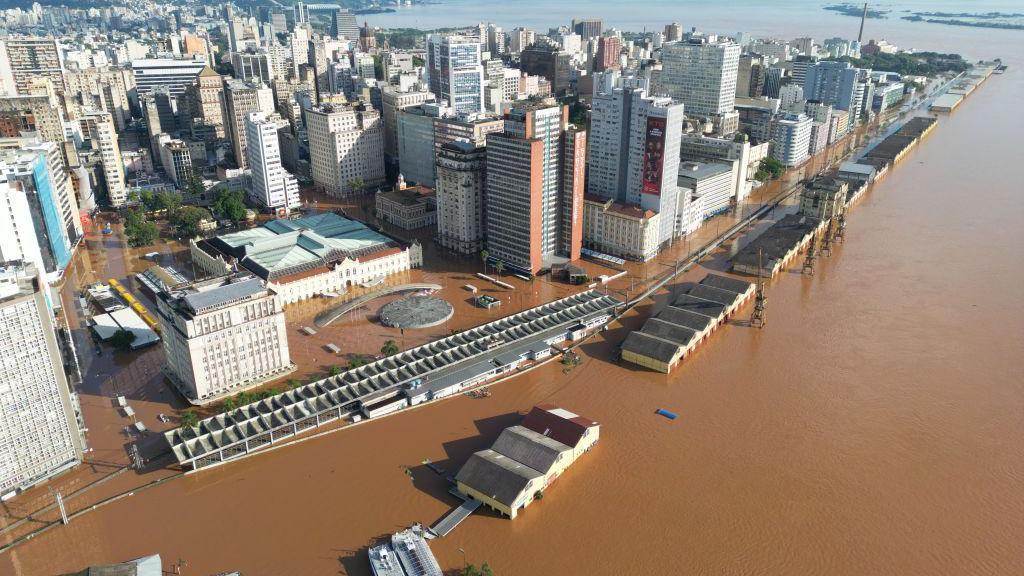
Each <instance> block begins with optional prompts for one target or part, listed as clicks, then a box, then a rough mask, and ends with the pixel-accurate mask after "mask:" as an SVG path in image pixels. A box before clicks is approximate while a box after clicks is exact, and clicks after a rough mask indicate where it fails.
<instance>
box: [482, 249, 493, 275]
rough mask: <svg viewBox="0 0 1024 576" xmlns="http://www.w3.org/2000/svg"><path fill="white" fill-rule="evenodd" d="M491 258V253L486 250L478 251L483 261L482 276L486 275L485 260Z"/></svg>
mask: <svg viewBox="0 0 1024 576" xmlns="http://www.w3.org/2000/svg"><path fill="white" fill-rule="evenodd" d="M490 256H491V253H490V252H488V251H487V250H481V251H480V259H481V260H483V261H484V274H487V259H488V258H489V257H490Z"/></svg>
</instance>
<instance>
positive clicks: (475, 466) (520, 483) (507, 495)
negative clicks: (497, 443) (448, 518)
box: [455, 449, 543, 507]
mask: <svg viewBox="0 0 1024 576" xmlns="http://www.w3.org/2000/svg"><path fill="white" fill-rule="evenodd" d="M542 476H543V474H542V473H540V472H538V471H537V470H534V469H533V468H530V467H529V466H527V465H526V464H523V463H521V462H517V461H515V460H513V459H512V458H510V457H508V456H505V455H504V454H501V453H499V452H496V451H494V450H491V449H487V450H481V451H480V452H475V453H474V454H473V455H472V456H470V457H469V460H468V461H467V462H466V463H465V464H464V465H463V466H462V468H461V469H460V470H459V473H458V474H457V475H456V476H455V479H456V480H457V481H459V482H462V483H463V484H465V485H467V486H469V487H471V488H473V489H474V490H476V491H478V492H480V493H481V494H486V495H487V496H490V497H491V498H494V499H495V500H497V501H498V502H501V503H502V504H504V505H506V506H509V507H511V506H512V505H513V504H515V501H516V499H518V498H519V495H520V494H522V492H523V490H525V489H526V486H527V485H528V484H529V483H530V481H531V480H535V479H537V478H540V477H542Z"/></svg>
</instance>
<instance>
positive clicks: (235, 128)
mask: <svg viewBox="0 0 1024 576" xmlns="http://www.w3.org/2000/svg"><path fill="white" fill-rule="evenodd" d="M273 111H274V91H273V90H271V89H270V88H267V87H266V86H264V85H262V84H255V83H252V82H243V81H242V80H228V81H227V82H225V83H224V113H225V115H226V118H225V124H226V125H227V134H228V137H229V138H230V139H231V149H232V151H233V152H234V155H235V164H236V165H237V166H238V167H239V168H248V166H249V165H248V162H249V159H248V157H247V156H246V153H245V149H246V145H247V140H246V137H245V118H246V116H248V115H249V113H250V112H265V113H268V114H270V113H272V112H273Z"/></svg>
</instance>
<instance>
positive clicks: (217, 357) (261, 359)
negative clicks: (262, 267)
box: [157, 276, 294, 404]
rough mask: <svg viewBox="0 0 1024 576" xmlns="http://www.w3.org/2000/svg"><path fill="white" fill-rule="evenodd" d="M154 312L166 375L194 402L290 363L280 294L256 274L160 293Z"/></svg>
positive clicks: (286, 368)
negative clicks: (158, 327)
mask: <svg viewBox="0 0 1024 576" xmlns="http://www.w3.org/2000/svg"><path fill="white" fill-rule="evenodd" d="M157 315H158V316H159V317H160V328H161V330H160V334H161V335H162V336H163V347H164V353H165V357H166V359H167V364H166V365H167V374H168V376H170V379H171V381H172V382H173V383H174V384H175V385H176V386H177V387H178V389H179V390H181V392H182V394H184V395H185V397H186V398H188V399H189V400H190V401H192V402H194V403H198V404H206V403H209V402H212V401H213V400H215V399H217V398H218V397H220V396H224V395H227V394H232V393H235V392H239V391H241V390H245V389H246V388H251V387H253V386H256V385H258V384H261V383H263V382H266V381H268V380H271V379H273V378H275V377H277V376H280V375H281V374H283V373H286V372H288V371H290V370H291V369H293V368H294V365H293V364H292V363H291V358H290V356H289V353H288V332H287V328H286V327H285V321H284V308H283V304H282V303H281V299H280V297H279V296H278V295H277V293H276V292H275V291H274V290H273V289H272V288H270V287H268V286H267V285H266V284H265V283H264V281H263V280H261V279H259V278H256V277H254V276H234V277H221V278H214V279H211V280H206V281H203V282H196V283H194V284H191V285H189V286H187V287H184V288H180V289H175V290H174V291H170V292H161V293H160V294H159V295H158V298H157Z"/></svg>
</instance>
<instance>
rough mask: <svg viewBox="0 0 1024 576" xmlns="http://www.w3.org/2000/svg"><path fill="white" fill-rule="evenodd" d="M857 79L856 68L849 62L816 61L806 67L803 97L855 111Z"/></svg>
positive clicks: (840, 108)
mask: <svg viewBox="0 0 1024 576" xmlns="http://www.w3.org/2000/svg"><path fill="white" fill-rule="evenodd" d="M857 80H858V70H857V69H856V68H854V67H853V66H852V65H851V64H850V63H849V62H835V61H831V60H826V61H824V62H818V63H816V64H814V65H813V66H808V67H807V70H806V77H805V78H804V83H803V88H804V98H806V99H808V100H817V101H818V102H821V103H823V104H831V105H832V106H833V107H834V108H837V109H839V110H846V111H854V113H856V106H855V103H856V102H855V101H856V99H857Z"/></svg>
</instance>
